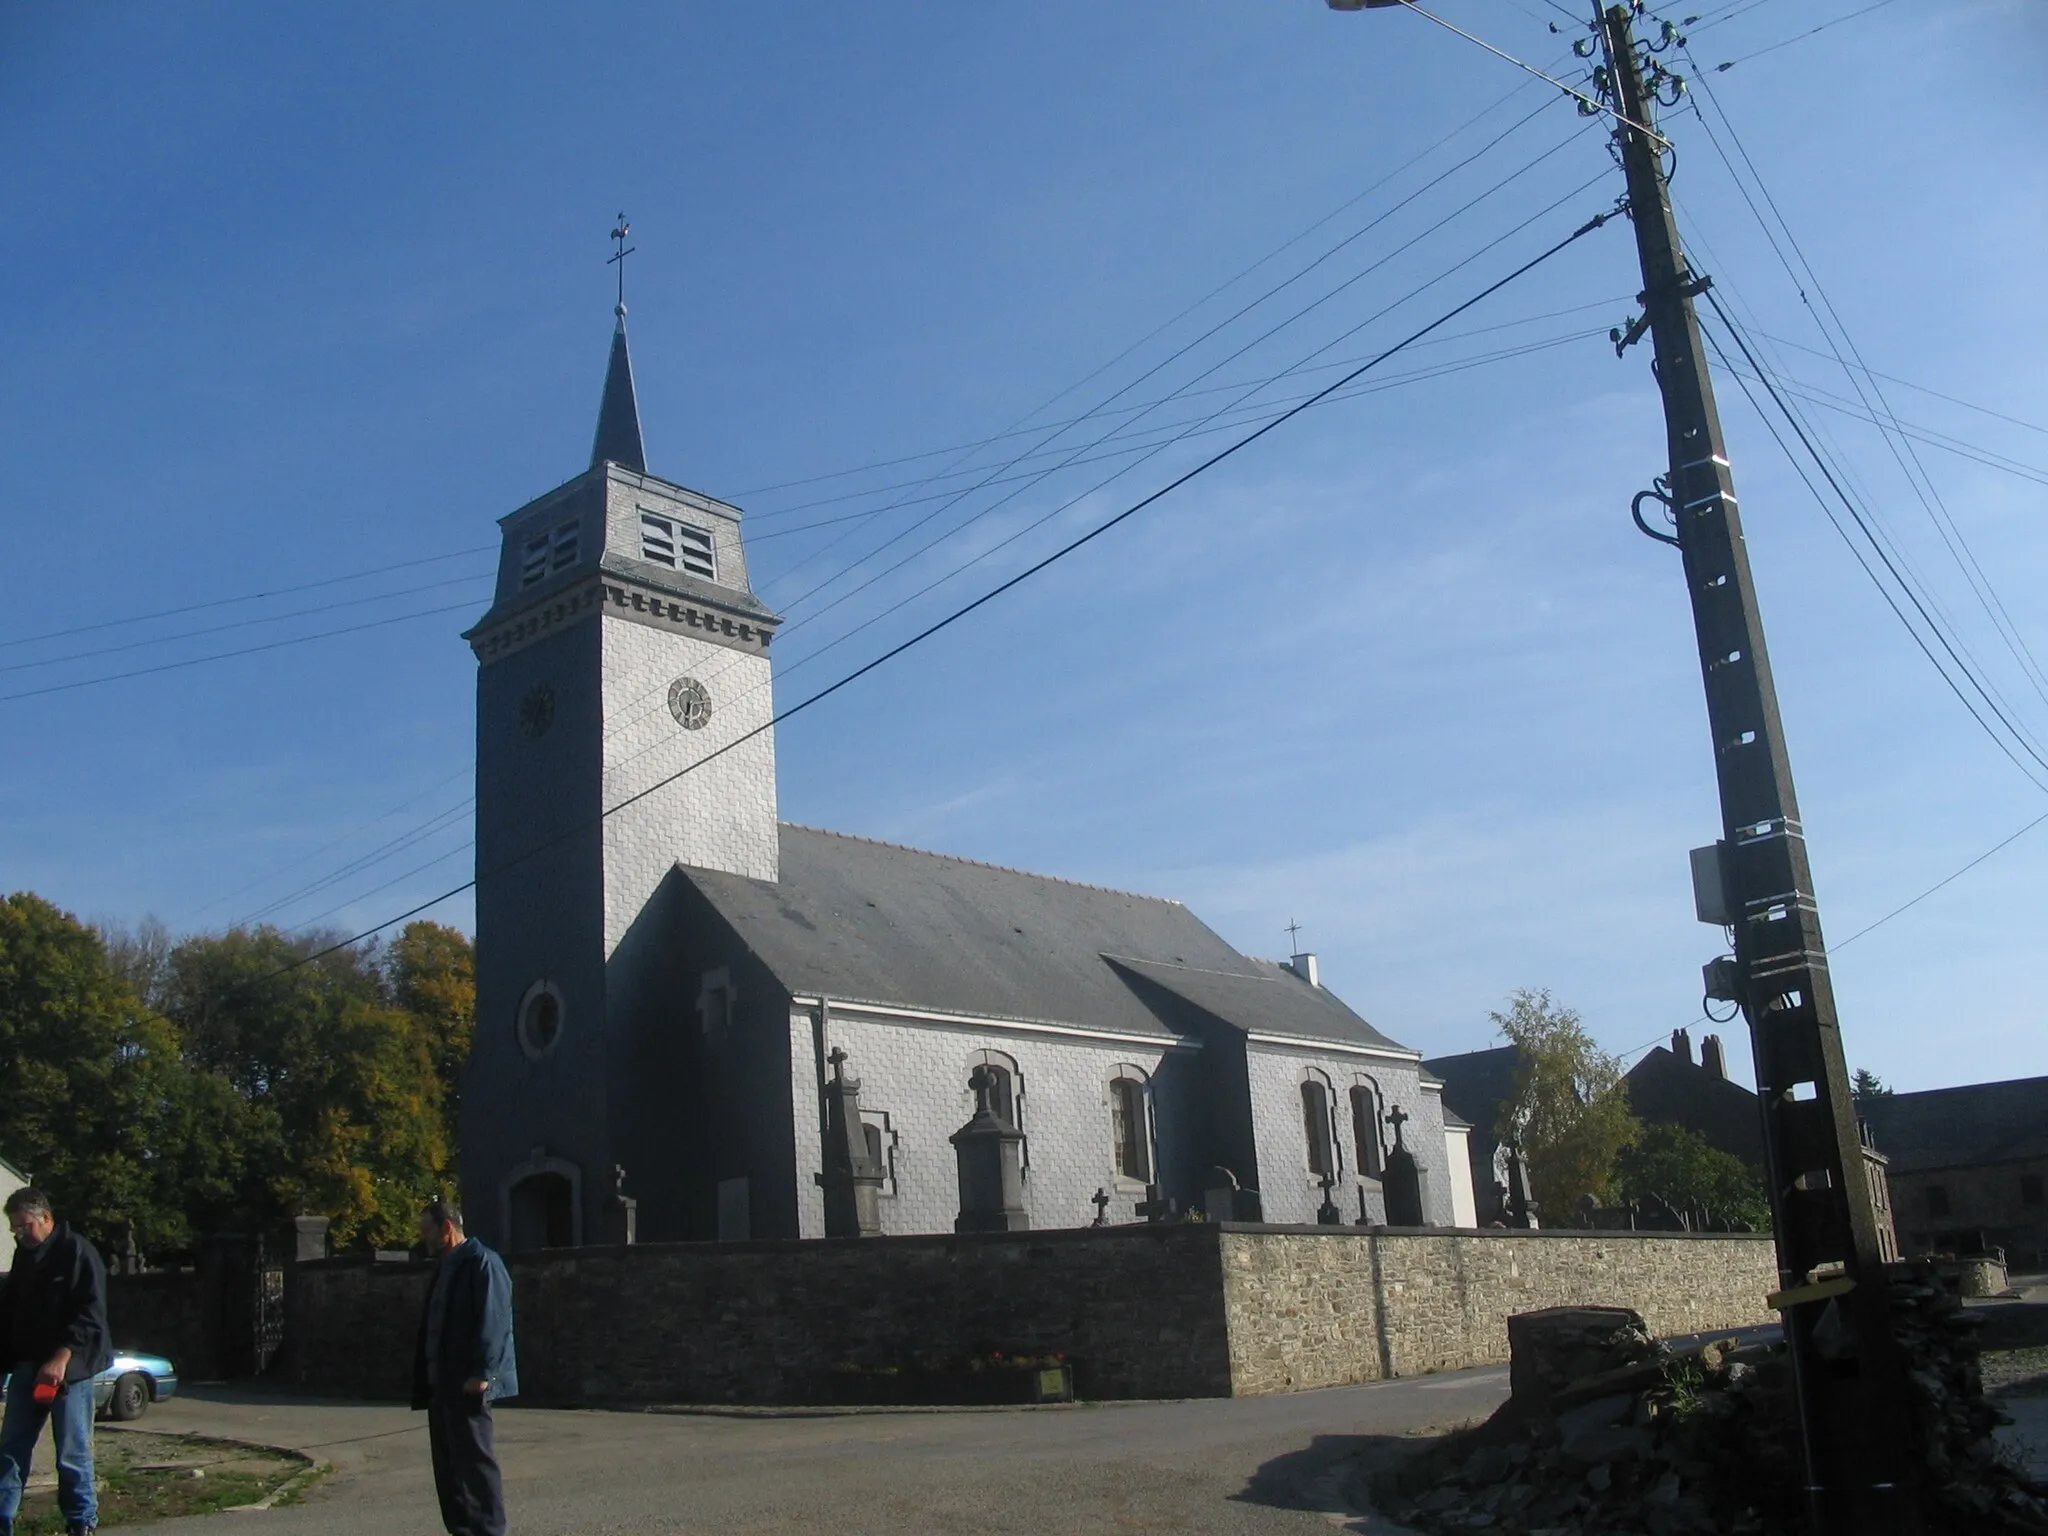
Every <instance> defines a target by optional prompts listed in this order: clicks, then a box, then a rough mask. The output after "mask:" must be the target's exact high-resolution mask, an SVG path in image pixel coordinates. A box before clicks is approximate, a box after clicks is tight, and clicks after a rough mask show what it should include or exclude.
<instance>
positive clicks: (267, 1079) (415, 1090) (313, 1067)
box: [164, 928, 451, 1244]
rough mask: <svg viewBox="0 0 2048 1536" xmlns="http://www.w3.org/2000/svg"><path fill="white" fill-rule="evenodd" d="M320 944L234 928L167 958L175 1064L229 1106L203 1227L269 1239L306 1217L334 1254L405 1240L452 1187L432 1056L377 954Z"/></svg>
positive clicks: (190, 944)
mask: <svg viewBox="0 0 2048 1536" xmlns="http://www.w3.org/2000/svg"><path fill="white" fill-rule="evenodd" d="M328 942H329V941H327V940H324V939H322V938H321V937H319V936H311V937H303V936H302V937H298V938H294V937H291V936H289V935H286V934H284V933H281V932H279V931H278V930H276V929H274V928H258V929H254V930H244V929H237V930H233V931H231V932H228V933H226V934H222V935H219V936H217V937H215V936H206V937H199V938H191V939H187V940H185V941H184V942H183V943H181V944H179V945H178V946H177V947H176V948H175V949H174V950H172V952H171V954H170V956H169V959H168V962H167V964H166V967H165V981H164V1002H165V1012H166V1013H168V1014H169V1015H170V1016H171V1017H172V1018H173V1019H174V1020H175V1021H176V1023H177V1026H178V1033H179V1037H180V1041H181V1044H182V1047H183V1052H184V1057H185V1060H186V1062H187V1063H188V1064H189V1065H190V1066H192V1067H194V1068H197V1069H199V1070H201V1071H203V1072H205V1073H207V1074H209V1075H210V1076H212V1077H213V1078H215V1079H216V1080H218V1081H219V1082H221V1083H224V1084H226V1085H227V1087H228V1088H229V1089H230V1090H231V1092H232V1094H233V1097H234V1098H235V1100H236V1101H238V1113H237V1116H236V1126H235V1132H236V1148H237V1153H238V1157H237V1160H236V1169H235V1177H234V1179H233V1182H232V1187H231V1189H230V1190H229V1191H228V1192H227V1198H226V1200H225V1201H224V1202H223V1204H222V1205H221V1206H220V1207H218V1208H216V1209H214V1210H211V1211H209V1212H207V1213H206V1217H207V1220H208V1224H212V1225H236V1226H240V1227H242V1228H244V1229H245V1230H253V1231H267V1230H273V1229H275V1228H277V1227H279V1226H281V1225H282V1224H283V1223H284V1222H285V1221H287V1220H288V1219H289V1218H291V1217H292V1216H295V1215H299V1214H301V1213H312V1214H317V1215H324V1216H326V1217H328V1218H329V1219H330V1221H331V1222H332V1226H331V1227H330V1228H329V1230H330V1232H331V1234H332V1236H333V1239H334V1241H335V1242H337V1243H343V1244H345V1243H348V1242H350V1241H352V1240H355V1239H365V1240H368V1241H370V1242H372V1243H376V1244H402V1243H404V1242H407V1241H409V1240H410V1236H411V1232H412V1228H413V1223H414V1221H415V1220H416V1218H417V1215H418V1212H419V1209H420V1207H421V1206H422V1205H424V1204H425V1202H426V1201H427V1200H429V1199H430V1198H432V1197H433V1195H434V1194H436V1193H437V1192H438V1191H439V1190H440V1189H442V1188H443V1187H445V1185H446V1184H447V1182H448V1179H449V1172H450V1162H451V1159H450V1156H449V1142H448V1137H447V1133H446V1127H445V1122H444V1118H443V1106H442V1091H441V1078H440V1075H439V1072H438V1070H437V1062H436V1057H435V1051H434V1048H433V1044H432V1042H431V1040H430V1038H429V1033H428V1031H427V1030H425V1029H423V1028H422V1027H421V1026H420V1025H419V1024H418V1023H417V1022H416V1021H415V1019H414V1018H413V1016H412V1015H411V1014H409V1013H407V1012H406V1011H405V1010H404V1009H402V1008H399V1007H397V1006H395V1005H394V1004H393V1002H392V999H391V995H390V984H389V979H388V978H387V976H386V974H385V971H384V969H383V967H382V965H381V963H380V960H379V957H378V955H377V954H376V952H375V950H374V948H370V947H363V948H354V947H349V948H342V949H337V950H334V951H333V952H332V953H329V954H321V953H320V951H321V950H323V949H325V948H327V946H328ZM316 957H317V958H316Z"/></svg>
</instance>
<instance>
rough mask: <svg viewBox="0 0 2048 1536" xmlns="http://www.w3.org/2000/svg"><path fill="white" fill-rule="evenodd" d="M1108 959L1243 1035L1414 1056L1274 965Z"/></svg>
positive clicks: (1325, 992) (1326, 992) (1335, 1001)
mask: <svg viewBox="0 0 2048 1536" xmlns="http://www.w3.org/2000/svg"><path fill="white" fill-rule="evenodd" d="M1106 958H1107V959H1108V961H1109V963H1110V964H1111V965H1114V966H1116V967H1118V968H1119V969H1122V970H1129V971H1133V972H1136V973H1137V974H1138V975H1140V976H1143V977H1144V978H1146V979H1147V980H1148V981H1152V982H1155V983H1157V984H1158V985H1160V986H1162V987H1164V988H1166V990H1167V991H1169V992H1171V993H1173V994H1174V996H1176V997H1178V998H1180V999H1182V1000H1183V1001H1185V1002H1188V1003H1192V1004H1193V1005H1194V1006H1195V1007H1197V1008H1199V1009H1201V1010H1202V1012H1204V1013H1206V1014H1208V1015H1210V1016H1211V1017H1212V1018H1217V1019H1221V1020H1222V1021H1223V1022H1224V1023H1226V1024H1235V1025H1236V1026H1238V1027H1239V1028H1240V1029H1250V1030H1257V1031H1258V1032H1259V1033H1261V1034H1273V1035H1289V1036H1294V1037H1296V1038H1299V1039H1305V1040H1332V1041H1337V1042H1340V1043H1342V1044H1345V1045H1368V1046H1373V1047H1375V1048H1377V1049H1379V1050H1384V1051H1402V1052H1403V1054H1411V1053H1409V1052H1407V1051H1406V1048H1405V1047H1403V1046H1401V1045H1398V1044H1396V1043H1395V1042H1394V1041H1392V1040H1389V1039H1388V1038H1387V1037H1386V1036H1385V1035H1383V1034H1381V1033H1380V1032H1379V1031H1378V1030H1376V1029H1374V1028H1373V1027H1372V1026H1371V1025H1370V1024H1368V1023H1366V1022H1365V1020H1364V1019H1362V1018H1360V1017H1359V1016H1358V1015H1357V1014H1355V1013H1353V1012H1352V1011H1351V1010H1350V1008H1348V1007H1346V1006H1345V1004H1344V1003H1343V1002H1342V1001H1341V1000H1339V999H1338V997H1337V996H1336V994H1335V993H1333V992H1331V991H1329V990H1328V989H1326V988H1323V987H1312V986H1310V985H1309V984H1308V983H1307V982H1305V981H1303V980H1302V979H1301V978H1300V977H1299V976H1297V975H1295V974H1294V973H1293V972H1292V971H1290V970H1288V969H1287V968H1286V967H1285V966H1280V965H1275V964H1273V963H1272V962H1271V961H1269V960H1248V959H1244V958H1243V957H1239V960H1238V963H1237V964H1236V965H1233V966H1231V967H1229V968H1227V969H1213V970H1212V969H1205V968H1200V967H1196V966H1192V965H1163V964H1160V963H1159V962H1157V961H1153V960H1140V959H1136V958H1134V957H1131V956H1126V955H1119V954H1112V955H1109V956H1107V957H1106Z"/></svg>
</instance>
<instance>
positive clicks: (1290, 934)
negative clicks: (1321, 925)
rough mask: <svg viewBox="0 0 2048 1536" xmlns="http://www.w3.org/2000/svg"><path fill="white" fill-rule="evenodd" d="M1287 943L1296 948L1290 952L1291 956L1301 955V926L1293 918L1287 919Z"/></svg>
mask: <svg viewBox="0 0 2048 1536" xmlns="http://www.w3.org/2000/svg"><path fill="white" fill-rule="evenodd" d="M1287 942H1288V943H1289V944H1291V945H1293V946H1294V947H1293V948H1292V949H1290V950H1289V951H1288V953H1289V954H1291V955H1298V954H1300V953H1301V924H1299V923H1297V922H1296V921H1295V920H1294V919H1293V918H1291V917H1290V918H1289V919H1287Z"/></svg>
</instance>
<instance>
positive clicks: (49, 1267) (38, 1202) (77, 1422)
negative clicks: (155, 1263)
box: [0, 1189, 114, 1536]
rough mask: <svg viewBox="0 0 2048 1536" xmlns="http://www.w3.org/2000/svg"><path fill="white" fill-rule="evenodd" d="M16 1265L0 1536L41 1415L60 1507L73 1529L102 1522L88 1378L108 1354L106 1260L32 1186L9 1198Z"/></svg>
mask: <svg viewBox="0 0 2048 1536" xmlns="http://www.w3.org/2000/svg"><path fill="white" fill-rule="evenodd" d="M6 1209H7V1224H8V1225H9V1226H10V1227H12V1228H13V1229H14V1263H13V1265H12V1267H11V1268H10V1269H9V1270H8V1272H7V1283H6V1287H5V1289H0V1372H5V1373H6V1375H7V1409H6V1414H5V1417H4V1418H0V1536H13V1532H14V1515H15V1511H16V1510H18V1509H19V1508H20V1507H21V1487H22V1484H23V1483H25V1482H27V1481H28V1471H29V1458H30V1457H31V1456H32V1455H33V1454H34V1453H35V1448H36V1438H37V1437H38V1436H39V1435H41V1434H42V1432H43V1425H44V1423H45V1422H48V1423H50V1425H51V1438H52V1439H54V1440H55V1441H56V1442H57V1507H58V1508H59V1509H60V1510H62V1511H63V1512H64V1528H65V1529H66V1530H67V1531H69V1532H70V1533H71V1536H83V1533H85V1532H90V1531H93V1530H96V1529H98V1527H99V1496H98V1494H97V1493H96V1492H95V1491H94V1488H93V1470H92V1379H93V1377H95V1376H97V1375H99V1373H100V1372H101V1371H104V1370H105V1369H106V1368H107V1366H108V1364H109V1363H110V1362H111V1361H112V1360H113V1358H114V1354H113V1345H112V1344H111V1343H109V1341H108V1337H107V1267H106V1265H104V1264H102V1263H101V1262H100V1256H99V1251H98V1250H97V1249H95V1248H94V1247H93V1245H92V1244H91V1243H89V1242H87V1241H86V1240H85V1239H84V1238H83V1237H81V1236H79V1234H78V1233H76V1232H74V1231H72V1230H71V1228H69V1227H68V1226H66V1225H64V1224H63V1223H62V1222H60V1221H58V1220H57V1219H56V1218H55V1217H54V1216H53V1215H52V1214H51V1212H50V1197H49V1196H48V1195H46V1194H44V1193H43V1192H42V1191H41V1190H39V1189H17V1190H16V1191H15V1192H14V1193H13V1194H11V1195H9V1196H8V1197H7V1207H6Z"/></svg>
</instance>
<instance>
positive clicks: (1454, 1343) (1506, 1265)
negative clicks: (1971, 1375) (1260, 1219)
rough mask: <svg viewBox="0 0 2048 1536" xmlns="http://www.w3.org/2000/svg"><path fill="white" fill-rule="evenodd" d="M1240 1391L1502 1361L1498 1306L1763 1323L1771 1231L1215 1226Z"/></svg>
mask: <svg viewBox="0 0 2048 1536" xmlns="http://www.w3.org/2000/svg"><path fill="white" fill-rule="evenodd" d="M1222 1260H1223V1273H1224V1293H1225V1297H1226V1305H1227V1307H1228V1309H1229V1314H1230V1374H1231V1383H1232V1390H1233V1391H1234V1392H1235V1393H1236V1394H1238V1395H1240V1396H1244V1395H1253V1394H1260V1393H1268V1392H1300V1391H1306V1390H1308V1389H1311V1388H1315V1387H1332V1386H1341V1385H1344V1384H1346V1383H1349V1382H1358V1381H1378V1380H1383V1379H1385V1378H1387V1377H1391V1376H1416V1375H1421V1374H1423V1373H1425V1372H1429V1371H1450V1370H1460V1369H1462V1368H1464V1367H1466V1366H1474V1365H1488V1364H1495V1363H1498V1362H1501V1361H1505V1360H1506V1359H1507V1358H1508V1335H1507V1320H1508V1316H1509V1314H1510V1313H1515V1312H1530V1311H1534V1310H1536V1309H1537V1308H1539V1307H1555V1306H1566V1305H1574V1304H1584V1303H1590V1302H1598V1303H1602V1304H1605V1305H1609V1306H1624V1307H1633V1308H1635V1309H1636V1310H1637V1311H1638V1312H1640V1313H1642V1315H1643V1318H1644V1320H1645V1321H1646V1322H1647V1323H1648V1324H1649V1326H1650V1331H1651V1332H1652V1333H1654V1334H1658V1335H1671V1334H1685V1333H1699V1332H1702V1331H1706V1330H1710V1329H1715V1328H1734V1327H1740V1326H1743V1325H1747V1324H1752V1323H1762V1322H1768V1321H1770V1320H1771V1317H1772V1314H1771V1312H1770V1311H1769V1310H1768V1309H1767V1308H1766V1307H1765V1305H1764V1297H1765V1296H1766V1295H1767V1294H1768V1293H1770V1292H1771V1291H1773V1290H1776V1289H1777V1284H1778V1276H1777V1260H1776V1256H1775V1251H1774V1249H1773V1248H1772V1245H1771V1240H1770V1238H1769V1237H1768V1236H1750V1235H1746V1234H1744V1235H1720V1234H1692V1233H1657V1234H1651V1233H1619V1232H1616V1233H1576V1232H1500V1231H1492V1232H1388V1233H1363V1232H1356V1231H1349V1232H1347V1231H1345V1230H1343V1229H1341V1228H1332V1229H1326V1230H1320V1231H1302V1230H1300V1229H1293V1230H1285V1229H1272V1228H1266V1229H1260V1228H1227V1229H1225V1231H1224V1234H1223V1252H1222Z"/></svg>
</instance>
